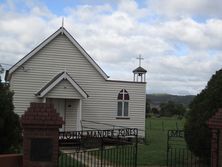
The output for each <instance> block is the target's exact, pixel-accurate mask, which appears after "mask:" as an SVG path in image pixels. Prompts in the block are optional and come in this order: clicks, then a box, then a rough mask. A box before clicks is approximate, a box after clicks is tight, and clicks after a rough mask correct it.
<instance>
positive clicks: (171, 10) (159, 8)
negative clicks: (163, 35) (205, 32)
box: [148, 0, 222, 18]
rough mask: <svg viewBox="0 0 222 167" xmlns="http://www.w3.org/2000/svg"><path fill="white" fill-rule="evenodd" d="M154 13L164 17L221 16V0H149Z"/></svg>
mask: <svg viewBox="0 0 222 167" xmlns="http://www.w3.org/2000/svg"><path fill="white" fill-rule="evenodd" d="M148 4H149V5H150V6H151V7H150V8H151V9H152V11H153V12H154V13H157V14H159V15H162V16H164V17H173V18H181V17H204V18H210V17H214V18H215V17H216V18H221V16H222V5H221V0H214V1H211V0H186V1H184V0H167V1H166V0H150V1H148Z"/></svg>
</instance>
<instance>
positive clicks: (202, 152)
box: [185, 69, 222, 158]
mask: <svg viewBox="0 0 222 167" xmlns="http://www.w3.org/2000/svg"><path fill="white" fill-rule="evenodd" d="M220 107H222V69H221V70H219V71H217V72H216V74H214V75H213V76H212V77H211V79H210V80H209V82H208V83H207V86H206V88H205V89H203V90H202V91H201V93H200V94H198V95H197V96H196V97H195V98H194V99H193V101H192V102H191V105H190V111H189V112H188V115H187V119H186V122H185V139H186V142H187V144H188V146H189V148H190V149H191V151H193V152H194V153H195V154H196V155H198V156H203V157H206V158H207V157H209V156H210V145H211V144H210V141H211V133H210V129H209V128H208V126H207V121H208V120H209V118H210V117H212V116H213V115H214V114H215V112H217V111H218V108H220Z"/></svg>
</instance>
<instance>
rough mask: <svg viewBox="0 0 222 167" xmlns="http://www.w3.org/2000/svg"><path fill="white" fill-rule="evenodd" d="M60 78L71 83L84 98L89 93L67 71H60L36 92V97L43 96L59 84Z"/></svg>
mask: <svg viewBox="0 0 222 167" xmlns="http://www.w3.org/2000/svg"><path fill="white" fill-rule="evenodd" d="M62 80H67V81H69V82H70V83H71V85H72V86H73V87H74V88H75V89H76V90H77V91H78V92H79V94H80V95H82V97H84V98H85V99H86V98H88V97H89V95H88V94H87V93H86V92H85V91H84V90H83V89H82V88H81V87H80V86H79V85H78V83H76V82H75V80H74V79H72V78H71V76H70V75H69V74H68V73H67V72H64V71H63V72H61V73H59V74H57V75H56V76H55V77H54V78H52V80H51V81H49V82H48V83H47V84H46V85H45V86H44V87H43V88H42V89H41V90H40V91H38V92H37V93H36V96H37V97H44V96H45V95H46V94H47V93H48V92H49V91H50V90H52V89H53V88H54V87H55V86H56V85H57V84H59V83H60V82H61V81H62Z"/></svg>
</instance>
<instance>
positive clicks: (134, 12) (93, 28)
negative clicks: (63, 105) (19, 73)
mask: <svg viewBox="0 0 222 167" xmlns="http://www.w3.org/2000/svg"><path fill="white" fill-rule="evenodd" d="M62 17H64V19H65V25H64V26H65V28H66V29H67V30H68V31H69V32H70V33H71V34H72V35H73V37H74V38H75V39H76V40H77V41H78V42H79V43H80V44H81V45H82V46H83V48H84V49H85V50H86V51H87V52H88V53H89V54H90V55H91V57H92V58H93V59H94V60H95V61H96V62H97V63H98V64H99V65H100V66H101V67H102V69H103V70H104V71H105V72H106V73H107V74H108V75H109V76H111V79H124V80H132V70H133V69H135V68H136V67H137V66H138V61H137V59H136V57H137V56H138V55H139V54H142V56H143V57H144V60H143V62H142V66H143V67H144V68H146V69H147V70H148V74H147V75H148V77H147V83H148V84H147V92H148V93H171V94H182V95H184V94H197V93H199V92H200V91H201V90H202V89H203V88H204V87H205V86H206V83H207V81H208V80H209V79H210V77H211V75H212V74H214V73H215V71H216V70H219V69H220V68H221V63H220V62H222V45H221V43H222V18H221V17H222V2H221V1H220V0H214V1H210V0H186V1H184V0H167V1H166V0H140V1H135V0H128V1H126V0H112V1H108V0H83V1H80V0H76V1H74V0H63V1H61V0H54V1H52V0H38V1H37V0H4V1H2V0H0V64H2V63H5V64H14V63H16V62H17V61H18V60H19V59H21V58H22V57H23V56H25V55H26V54H27V53H28V52H30V51H31V50H32V49H33V48H34V47H36V45H38V44H39V43H41V42H42V41H43V40H44V39H45V38H47V37H48V36H49V35H51V34H52V33H53V32H55V31H56V30H57V29H58V28H59V27H60V26H61V22H62ZM12 46H13V47H12ZM2 66H3V67H4V68H5V69H8V68H10V66H8V65H4V64H2Z"/></svg>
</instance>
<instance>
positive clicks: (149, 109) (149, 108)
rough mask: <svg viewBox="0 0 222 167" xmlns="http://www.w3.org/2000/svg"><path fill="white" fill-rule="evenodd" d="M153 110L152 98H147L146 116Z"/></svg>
mask: <svg viewBox="0 0 222 167" xmlns="http://www.w3.org/2000/svg"><path fill="white" fill-rule="evenodd" d="M150 112H151V107H150V100H149V99H147V100H146V118H147V117H148V115H149V113H150Z"/></svg>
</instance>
